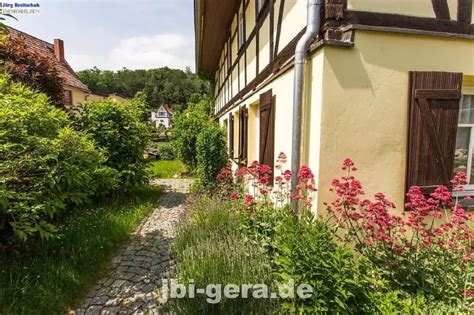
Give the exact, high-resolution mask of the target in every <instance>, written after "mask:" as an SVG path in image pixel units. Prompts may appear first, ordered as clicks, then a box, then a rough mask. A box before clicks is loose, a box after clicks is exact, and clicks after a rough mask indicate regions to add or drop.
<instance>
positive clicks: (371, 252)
mask: <svg viewBox="0 0 474 315" xmlns="http://www.w3.org/2000/svg"><path fill="white" fill-rule="evenodd" d="M342 169H343V170H345V171H346V175H345V176H343V177H342V178H340V179H334V180H333V181H332V184H331V186H332V187H331V191H333V192H334V194H335V198H334V201H333V202H332V203H330V204H327V207H328V211H329V213H330V219H329V220H330V221H331V222H333V227H334V230H335V233H336V234H337V235H340V236H341V235H342V237H341V238H342V240H343V241H344V242H348V243H352V244H354V245H355V247H356V248H357V249H358V250H359V251H360V252H361V253H362V254H363V255H366V256H367V257H368V258H369V259H371V260H372V261H373V262H375V263H376V264H377V265H382V266H387V267H388V268H387V269H388V272H389V273H391V274H393V277H394V278H397V277H400V278H403V277H406V276H407V275H406V270H407V269H408V270H410V271H411V272H413V273H417V270H420V272H419V274H418V273H417V276H416V277H418V276H419V277H424V276H425V275H426V274H429V273H427V272H426V270H424V268H425V266H428V265H433V264H434V265H436V266H437V267H436V268H434V269H439V270H441V269H443V268H446V267H445V266H444V265H442V264H446V262H447V261H449V262H450V263H451V264H452V265H451V266H449V268H446V269H443V270H445V272H446V274H449V276H446V277H450V278H451V279H453V278H455V277H453V276H452V275H451V274H450V273H453V272H455V271H454V270H460V269H462V268H464V267H463V266H464V263H465V262H466V261H468V260H470V258H471V253H472V247H471V241H472V238H473V234H472V232H471V231H470V229H469V227H468V221H469V220H470V219H471V218H470V216H469V215H468V214H466V213H465V211H464V209H463V208H462V206H461V204H460V202H459V200H458V199H457V198H454V197H453V194H452V191H451V190H450V189H449V188H448V187H445V186H438V187H436V188H435V189H434V191H432V192H431V193H429V192H425V191H423V189H422V188H421V187H418V186H414V187H411V188H410V189H409V191H408V193H407V200H408V202H407V203H406V204H405V208H406V211H405V212H404V215H397V214H395V211H394V209H395V204H394V203H393V202H391V201H390V200H388V199H387V198H386V196H385V195H384V194H382V193H377V194H375V196H374V200H368V199H365V198H363V197H364V190H363V187H362V184H361V182H360V181H359V180H357V179H356V178H355V177H354V176H353V175H352V172H353V171H355V170H356V167H355V166H354V162H353V161H352V160H350V159H346V160H345V161H344V163H343V165H342ZM451 184H452V187H453V189H454V190H456V191H461V190H462V187H463V186H462V185H465V184H466V176H465V174H463V173H458V174H456V175H455V177H454V178H453V180H452V181H451ZM437 264H440V265H439V266H438V265H437ZM436 272H440V271H436ZM420 275H423V276H420ZM434 285H436V284H434ZM434 285H433V286H434Z"/></svg>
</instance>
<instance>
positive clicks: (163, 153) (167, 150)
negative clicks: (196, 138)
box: [158, 143, 176, 161]
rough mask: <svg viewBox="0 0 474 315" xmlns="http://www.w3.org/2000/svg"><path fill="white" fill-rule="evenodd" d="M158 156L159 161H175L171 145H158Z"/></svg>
mask: <svg viewBox="0 0 474 315" xmlns="http://www.w3.org/2000/svg"><path fill="white" fill-rule="evenodd" d="M158 155H159V157H160V159H161V160H165V161H171V160H174V159H176V150H175V147H174V145H173V144H172V143H162V144H160V145H158Z"/></svg>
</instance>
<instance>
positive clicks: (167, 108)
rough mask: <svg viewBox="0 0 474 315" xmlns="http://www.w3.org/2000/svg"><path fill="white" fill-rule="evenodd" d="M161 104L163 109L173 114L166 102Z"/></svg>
mask: <svg viewBox="0 0 474 315" xmlns="http://www.w3.org/2000/svg"><path fill="white" fill-rule="evenodd" d="M161 106H162V107H163V108H164V109H165V111H166V112H167V113H168V114H170V115H174V113H173V111H172V110H171V107H170V106H169V105H168V104H163V105H161Z"/></svg>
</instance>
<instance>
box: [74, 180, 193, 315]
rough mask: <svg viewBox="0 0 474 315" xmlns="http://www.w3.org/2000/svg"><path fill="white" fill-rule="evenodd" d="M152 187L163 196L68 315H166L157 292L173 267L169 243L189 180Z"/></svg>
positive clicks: (184, 198)
mask: <svg viewBox="0 0 474 315" xmlns="http://www.w3.org/2000/svg"><path fill="white" fill-rule="evenodd" d="M152 184H153V185H158V186H164V188H165V190H166V194H164V195H163V197H162V198H161V199H160V201H159V203H158V205H157V208H155V209H154V210H153V212H152V213H151V214H150V215H149V216H148V217H147V218H146V219H145V220H144V221H143V222H142V223H141V225H140V226H139V227H138V229H137V230H136V232H135V233H134V235H133V236H132V239H131V240H130V242H128V243H127V244H126V245H125V246H124V247H123V248H121V249H120V250H119V252H118V253H117V255H116V256H115V257H114V258H113V260H112V270H111V271H110V273H109V274H108V275H107V276H106V277H104V278H103V279H101V280H100V281H99V282H98V283H97V284H96V285H95V287H94V288H93V289H92V291H91V292H90V293H89V295H88V297H87V299H86V300H85V301H84V303H83V304H82V306H81V308H80V309H77V310H75V311H71V312H70V314H77V315H79V314H158V309H159V308H160V307H161V311H160V313H162V312H163V311H164V312H166V309H164V308H163V307H162V306H160V305H159V303H158V301H157V289H159V288H160V287H161V281H162V279H163V278H168V277H169V272H170V269H172V268H173V265H174V263H173V261H172V260H171V257H170V249H169V243H170V241H171V239H172V238H173V234H174V227H175V225H176V223H177V222H178V220H179V218H180V215H181V214H182V213H183V212H184V202H185V200H186V193H187V192H188V189H189V185H190V184H191V180H189V179H160V180H154V181H153V182H152Z"/></svg>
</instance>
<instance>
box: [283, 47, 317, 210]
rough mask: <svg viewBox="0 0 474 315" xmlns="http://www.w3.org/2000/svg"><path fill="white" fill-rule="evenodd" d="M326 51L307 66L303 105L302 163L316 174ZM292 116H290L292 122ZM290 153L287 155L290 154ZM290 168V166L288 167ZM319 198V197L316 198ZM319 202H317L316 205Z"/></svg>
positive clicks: (314, 56) (313, 57) (311, 60)
mask: <svg viewBox="0 0 474 315" xmlns="http://www.w3.org/2000/svg"><path fill="white" fill-rule="evenodd" d="M324 63H325V59H324V51H323V50H322V49H321V50H318V51H316V52H315V53H314V54H313V55H312V56H310V60H308V62H307V64H306V69H307V70H306V73H305V86H304V98H305V104H304V105H303V106H304V107H303V123H302V125H303V126H302V128H303V130H304V132H303V138H302V139H301V140H302V146H303V152H302V154H301V155H302V161H301V163H302V164H303V165H308V166H309V167H310V168H311V169H312V170H313V172H314V173H315V174H317V173H318V170H319V169H320V161H319V158H320V149H321V137H320V134H321V110H322V102H323V67H324ZM291 118H292V116H291V115H289V118H288V119H290V120H291ZM290 152H291V151H288V153H287V154H290ZM288 167H289V166H288ZM315 197H316V198H317V195H316V196H315ZM316 202H317V200H315V203H316Z"/></svg>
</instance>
